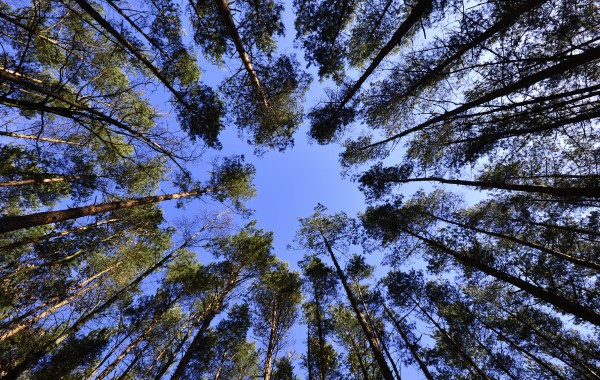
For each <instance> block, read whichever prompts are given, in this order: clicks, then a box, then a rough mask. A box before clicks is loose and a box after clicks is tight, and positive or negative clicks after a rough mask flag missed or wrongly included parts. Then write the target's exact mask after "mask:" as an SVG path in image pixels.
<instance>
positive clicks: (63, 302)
mask: <svg viewBox="0 0 600 380" xmlns="http://www.w3.org/2000/svg"><path fill="white" fill-rule="evenodd" d="M121 263H122V261H119V262H117V263H115V264H113V265H111V266H110V267H108V268H106V269H105V270H103V271H101V272H99V273H96V274H95V275H93V276H91V277H90V278H88V279H86V280H85V281H84V282H82V283H81V284H79V286H78V287H79V288H80V289H79V290H77V291H76V292H75V293H73V294H72V295H70V296H68V297H67V298H65V299H63V300H61V301H59V302H57V303H55V304H54V305H52V306H50V307H48V308H47V309H46V310H44V311H43V312H41V313H39V314H38V315H36V316H35V317H34V318H31V319H29V320H27V321H25V322H23V323H21V324H19V325H17V326H15V327H13V328H12V329H10V330H8V331H6V332H4V333H3V334H2V335H0V342H2V341H3V340H5V339H8V338H10V337H11V336H13V335H15V334H16V333H18V332H19V331H21V330H23V329H25V328H27V327H29V326H32V325H33V324H35V323H36V322H38V321H40V320H42V319H43V318H45V317H47V316H48V315H50V314H52V313H53V312H55V311H56V310H58V309H60V308H61V307H63V306H65V305H68V304H69V303H71V301H73V300H74V299H76V298H78V297H80V296H81V295H83V294H85V293H87V292H89V291H91V290H93V289H95V288H97V287H98V286H99V285H100V283H98V282H95V283H93V284H92V285H90V286H88V287H85V286H86V285H87V284H88V283H90V282H92V281H94V280H96V279H97V278H99V277H101V276H103V275H105V274H106V273H108V272H110V271H112V270H113V269H115V268H116V267H118V266H119V265H120V264H121Z"/></svg>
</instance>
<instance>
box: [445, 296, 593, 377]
mask: <svg viewBox="0 0 600 380" xmlns="http://www.w3.org/2000/svg"><path fill="white" fill-rule="evenodd" d="M457 304H458V303H457ZM459 305H460V304H459ZM460 306H461V309H463V310H465V311H466V312H467V313H469V314H470V315H471V316H473V317H474V318H475V319H477V320H478V321H479V322H480V323H481V324H482V325H484V326H485V328H486V329H488V330H490V331H492V332H493V333H494V334H496V335H497V336H498V338H500V339H501V340H502V341H504V342H507V343H508V344H509V345H510V346H511V347H513V348H515V349H516V350H517V351H519V352H521V353H523V354H525V355H526V356H527V357H529V358H530V359H532V360H533V361H534V362H536V363H537V364H538V365H539V366H540V367H542V368H544V369H545V370H547V371H548V372H550V373H552V375H554V376H556V377H557V378H558V379H561V380H566V379H565V377H564V376H562V375H561V374H560V373H558V372H557V371H556V370H555V369H554V368H552V367H551V366H549V365H548V364H547V363H546V362H544V361H543V360H542V359H540V358H538V357H537V356H535V355H534V354H533V353H531V352H529V350H526V349H524V348H522V347H521V346H519V345H518V344H517V343H515V342H514V341H513V340H512V339H510V338H509V337H508V336H506V335H505V334H503V333H502V332H501V331H498V330H497V329H495V328H494V327H492V326H490V325H489V324H488V323H487V322H485V321H484V320H483V319H482V318H480V317H479V316H478V315H477V314H475V313H474V312H472V311H471V310H470V309H469V308H468V307H466V306H463V305H460ZM565 364H567V365H569V366H570V364H569V363H565ZM590 373H592V374H594V372H593V371H590ZM594 375H595V374H594ZM596 378H598V376H597V375H596Z"/></svg>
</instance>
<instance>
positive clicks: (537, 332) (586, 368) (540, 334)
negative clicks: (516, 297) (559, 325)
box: [497, 304, 598, 377]
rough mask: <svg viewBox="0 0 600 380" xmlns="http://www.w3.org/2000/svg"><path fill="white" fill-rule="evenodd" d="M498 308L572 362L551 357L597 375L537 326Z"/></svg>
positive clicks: (553, 354)
mask: <svg viewBox="0 0 600 380" xmlns="http://www.w3.org/2000/svg"><path fill="white" fill-rule="evenodd" d="M497 306H498V307H499V308H500V309H501V310H503V311H504V312H505V313H508V314H509V315H510V316H512V317H513V318H515V319H516V320H517V321H519V322H520V323H522V324H523V325H524V326H526V327H527V328H528V329H530V330H531V331H533V333H534V334H535V335H537V336H539V337H540V338H541V339H542V340H543V341H545V342H546V343H548V344H549V345H550V346H552V347H554V348H555V349H557V350H558V351H559V352H560V353H562V354H563V355H565V356H566V357H567V358H568V359H569V360H571V361H572V362H569V361H567V360H565V359H564V358H561V357H559V356H557V355H556V354H555V353H550V355H552V356H553V357H555V358H556V359H558V360H560V361H562V362H563V363H565V364H566V365H568V366H569V367H572V368H577V367H576V366H575V365H573V364H574V363H576V364H578V365H580V366H581V367H583V368H584V369H585V371H589V372H591V373H594V374H595V372H594V371H593V370H592V369H591V368H590V367H589V366H588V365H587V364H586V363H584V362H582V361H581V360H579V358H578V357H577V356H574V355H572V354H571V353H570V352H568V351H566V350H565V349H564V348H563V347H561V346H560V345H559V344H557V343H556V341H555V339H553V338H552V337H548V336H546V335H545V334H544V333H543V332H541V331H539V330H538V329H537V328H536V327H535V326H532V325H531V324H529V323H527V321H524V320H523V319H521V318H520V317H519V316H518V315H516V314H514V313H513V312H511V311H510V310H508V309H506V308H504V307H502V306H500V304H497ZM577 348H579V347H577ZM588 354H589V355H592V356H593V355H594V354H595V353H590V352H589V351H588ZM578 372H580V373H585V372H582V371H581V370H578ZM596 377H598V375H596Z"/></svg>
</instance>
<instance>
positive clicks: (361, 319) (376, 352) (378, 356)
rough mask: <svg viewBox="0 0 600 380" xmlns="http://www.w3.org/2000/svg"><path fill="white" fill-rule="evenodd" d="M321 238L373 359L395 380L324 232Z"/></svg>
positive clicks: (389, 378)
mask: <svg viewBox="0 0 600 380" xmlns="http://www.w3.org/2000/svg"><path fill="white" fill-rule="evenodd" d="M321 237H322V238H323V242H324V243H325V247H326V248H327V252H329V255H330V256H331V261H333V264H334V266H335V270H336V271H337V274H338V277H339V278H340V280H341V282H342V285H343V286H344V290H345V291H346V296H347V297H348V300H349V301H350V305H351V306H352V309H353V310H354V314H355V315H356V319H357V320H358V323H359V324H360V327H361V328H362V331H363V333H364V334H365V336H366V338H367V341H368V342H369V346H370V348H371V352H372V353H373V357H374V358H375V361H376V362H377V365H378V366H379V369H380V370H381V374H382V376H383V378H384V379H385V380H394V375H393V374H392V371H391V370H390V368H389V366H388V365H387V362H386V361H385V356H384V355H383V352H382V350H381V346H380V344H379V342H378V341H377V338H376V337H375V334H374V333H373V331H372V330H371V328H370V327H369V324H368V323H367V320H366V319H365V316H364V315H363V313H362V311H360V307H359V305H358V301H357V300H356V297H354V293H352V289H351V288H350V285H349V284H348V280H347V279H346V275H345V274H344V272H343V271H342V268H341V267H340V264H339V263H338V261H337V259H336V258H335V254H334V253H333V249H332V248H331V245H330V244H329V241H328V240H327V238H326V237H325V235H323V233H322V232H321Z"/></svg>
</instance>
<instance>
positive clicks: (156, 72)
mask: <svg viewBox="0 0 600 380" xmlns="http://www.w3.org/2000/svg"><path fill="white" fill-rule="evenodd" d="M75 2H76V3H77V4H78V5H79V6H80V7H81V9H83V10H84V12H86V13H87V14H88V15H90V16H91V17H92V18H93V19H94V20H95V21H96V22H97V23H98V24H99V25H100V26H101V27H102V28H104V29H105V30H106V31H107V32H108V33H109V34H110V35H111V36H113V37H114V38H115V39H116V40H117V41H118V42H119V44H121V46H123V47H125V49H127V50H128V51H129V52H130V53H131V54H132V55H133V56H134V57H136V58H137V59H138V60H139V61H140V62H142V63H143V64H144V66H145V67H146V68H147V69H148V70H150V72H152V74H154V76H155V77H156V79H158V80H159V81H160V82H161V83H162V84H163V85H164V86H165V87H166V88H167V89H168V90H169V92H170V93H171V94H172V95H173V97H174V98H175V99H176V100H177V102H178V103H180V104H182V105H187V102H186V101H185V99H184V98H183V97H182V96H181V93H180V92H179V91H177V90H176V89H175V88H174V87H173V84H172V83H171V82H169V80H167V78H166V77H165V76H164V75H163V74H162V73H161V72H160V70H159V69H158V68H157V67H156V66H154V65H153V64H152V62H150V60H149V59H148V58H146V56H145V55H144V54H143V53H142V52H141V51H139V50H138V48H136V47H135V46H134V45H133V44H132V43H131V42H130V41H129V40H128V39H127V38H125V36H123V35H122V34H121V33H119V32H118V31H117V29H115V28H114V27H113V26H112V25H111V24H110V23H109V22H108V21H106V19H104V18H103V17H102V15H101V14H100V13H99V12H98V11H97V10H96V9H95V8H94V7H93V6H92V5H91V4H90V3H88V2H87V1H86V0H75Z"/></svg>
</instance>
